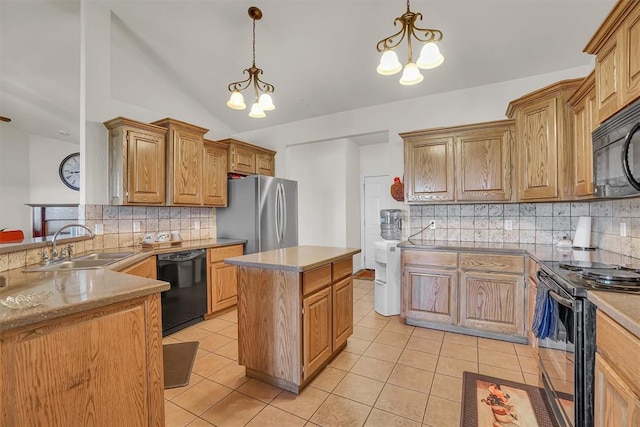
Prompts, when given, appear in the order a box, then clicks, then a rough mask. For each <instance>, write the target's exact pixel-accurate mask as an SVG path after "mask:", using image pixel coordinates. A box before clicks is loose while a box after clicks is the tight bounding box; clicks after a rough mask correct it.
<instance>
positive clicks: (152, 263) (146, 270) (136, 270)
mask: <svg viewBox="0 0 640 427" xmlns="http://www.w3.org/2000/svg"><path fill="white" fill-rule="evenodd" d="M120 272H121V273H126V274H133V275H134V276H140V277H146V278H148V279H156V278H157V269H156V257H155V256H151V257H149V258H147V259H145V260H144V261H140V262H138V263H135V264H133V265H130V266H129V267H127V268H125V269H122V270H120Z"/></svg>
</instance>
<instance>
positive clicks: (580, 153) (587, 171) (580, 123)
mask: <svg viewBox="0 0 640 427" xmlns="http://www.w3.org/2000/svg"><path fill="white" fill-rule="evenodd" d="M595 84H596V81H595V72H594V71H592V72H591V73H590V74H589V75H588V76H587V77H585V79H584V81H583V82H582V84H581V85H580V86H579V87H578V88H577V89H576V91H575V92H574V94H573V95H572V96H571V97H570V98H569V99H568V101H567V102H568V103H569V105H570V106H571V108H572V109H573V148H572V153H571V155H572V163H573V165H574V169H573V179H572V184H573V195H574V196H575V197H576V198H580V199H584V198H591V197H593V196H594V194H593V141H592V137H591V133H592V132H593V131H594V130H595V129H596V128H597V126H598V109H597V105H596V86H595Z"/></svg>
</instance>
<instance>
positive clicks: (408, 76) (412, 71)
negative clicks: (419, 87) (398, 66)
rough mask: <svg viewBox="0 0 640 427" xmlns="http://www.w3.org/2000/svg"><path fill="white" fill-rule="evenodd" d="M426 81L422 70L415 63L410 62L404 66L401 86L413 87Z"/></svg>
mask: <svg viewBox="0 0 640 427" xmlns="http://www.w3.org/2000/svg"><path fill="white" fill-rule="evenodd" d="M422 79H424V77H422V74H420V70H419V69H418V67H417V66H416V64H414V63H413V62H409V63H408V64H407V65H405V66H404V71H403V72H402V77H401V78H400V84H401V85H404V86H411V85H416V84H418V83H420V82H421V81H422Z"/></svg>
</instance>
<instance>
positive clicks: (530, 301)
mask: <svg viewBox="0 0 640 427" xmlns="http://www.w3.org/2000/svg"><path fill="white" fill-rule="evenodd" d="M537 294H538V284H537V283H536V282H535V281H534V280H532V279H531V278H529V279H527V327H526V328H527V331H526V336H527V340H529V344H530V345H531V348H533V350H534V351H535V350H537V348H538V339H537V338H536V337H535V336H534V335H533V332H532V330H531V327H532V326H533V316H534V314H535V311H536V295H537Z"/></svg>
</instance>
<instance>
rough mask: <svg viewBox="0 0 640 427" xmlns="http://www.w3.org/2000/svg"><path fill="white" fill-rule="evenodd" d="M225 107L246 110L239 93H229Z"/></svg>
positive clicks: (235, 91)
mask: <svg viewBox="0 0 640 427" xmlns="http://www.w3.org/2000/svg"><path fill="white" fill-rule="evenodd" d="M227 107H229V108H233V109H234V110H244V109H245V108H247V104H245V103H244V97H243V96H242V94H241V93H240V92H238V91H237V90H234V91H233V92H231V96H230V97H229V100H228V101H227Z"/></svg>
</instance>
